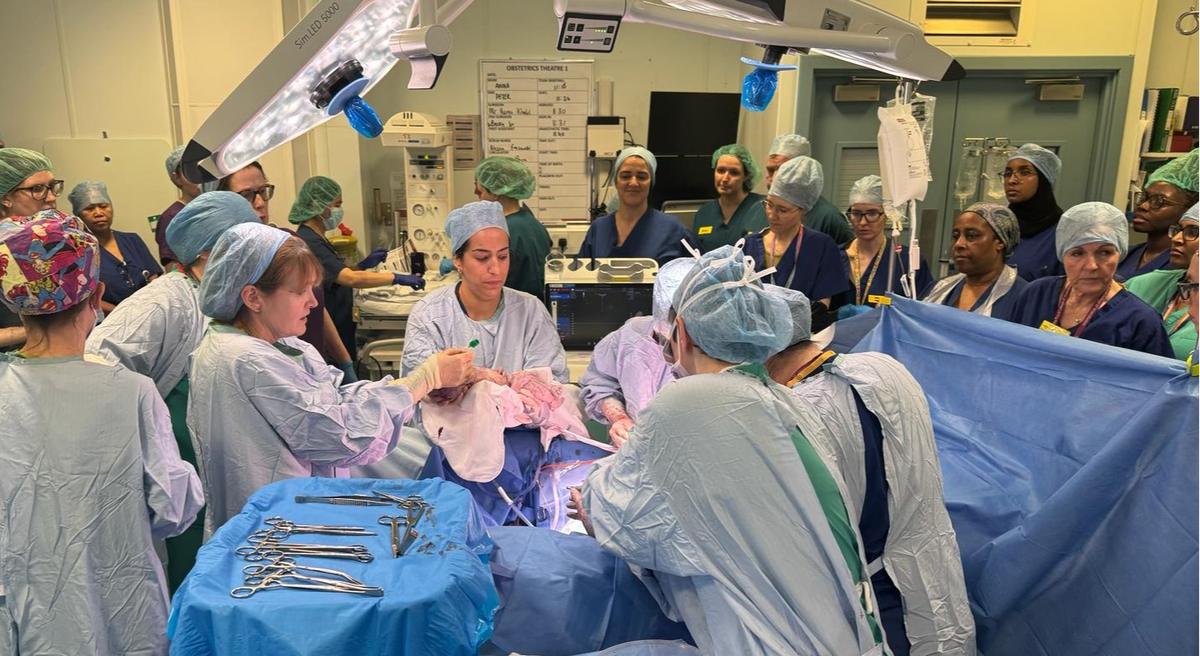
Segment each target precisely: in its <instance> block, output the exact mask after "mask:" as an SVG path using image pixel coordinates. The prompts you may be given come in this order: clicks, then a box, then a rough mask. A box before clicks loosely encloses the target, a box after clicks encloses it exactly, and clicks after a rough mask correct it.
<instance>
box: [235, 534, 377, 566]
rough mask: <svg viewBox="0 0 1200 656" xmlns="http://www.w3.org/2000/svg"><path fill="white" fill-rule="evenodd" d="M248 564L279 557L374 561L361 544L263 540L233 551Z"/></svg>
mask: <svg viewBox="0 0 1200 656" xmlns="http://www.w3.org/2000/svg"><path fill="white" fill-rule="evenodd" d="M233 553H235V554H237V555H239V556H241V557H242V558H243V559H244V560H247V561H249V562H252V563H253V562H259V561H263V560H277V559H278V558H279V557H281V556H312V557H314V558H345V559H348V560H357V561H359V562H361V563H369V562H371V561H372V560H375V557H374V556H372V555H371V552H370V551H368V550H367V547H366V546H364V545H361V544H352V545H330V544H290V543H286V542H276V541H272V540H263V541H260V542H257V543H255V544H251V545H245V546H241V547H238V548H237V549H234V550H233Z"/></svg>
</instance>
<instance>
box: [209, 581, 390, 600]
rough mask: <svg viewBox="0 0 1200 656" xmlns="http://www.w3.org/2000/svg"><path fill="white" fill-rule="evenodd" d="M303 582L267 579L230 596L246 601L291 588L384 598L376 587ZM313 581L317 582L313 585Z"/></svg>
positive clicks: (332, 582)
mask: <svg viewBox="0 0 1200 656" xmlns="http://www.w3.org/2000/svg"><path fill="white" fill-rule="evenodd" d="M299 578H300V579H301V580H308V581H310V582H309V583H290V582H286V581H281V580H280V579H279V578H276V577H271V578H265V579H263V580H262V581H261V582H258V583H251V584H249V585H240V586H238V587H236V588H234V589H232V590H230V591H229V596H231V597H233V598H234V599H245V598H247V597H251V596H253V595H254V593H256V592H261V591H263V590H276V589H278V588H291V589H293V590H316V591H318V592H347V593H350V594H360V595H366V596H368V597H382V596H383V588H378V587H374V586H361V587H360V586H353V585H344V584H340V583H338V582H337V581H332V580H331V579H318V578H315V577H299ZM311 581H317V582H316V583H312V582H311Z"/></svg>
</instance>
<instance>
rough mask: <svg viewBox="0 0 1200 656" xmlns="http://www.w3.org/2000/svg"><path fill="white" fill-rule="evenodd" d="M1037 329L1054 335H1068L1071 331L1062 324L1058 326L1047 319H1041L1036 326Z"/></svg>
mask: <svg viewBox="0 0 1200 656" xmlns="http://www.w3.org/2000/svg"><path fill="white" fill-rule="evenodd" d="M1038 330H1044V331H1046V332H1048V333H1054V334H1055V335H1070V334H1071V331H1069V330H1067V329H1066V328H1063V327H1062V326H1059V325H1057V324H1055V323H1054V322H1052V321H1049V320H1047V321H1043V322H1042V325H1040V326H1038Z"/></svg>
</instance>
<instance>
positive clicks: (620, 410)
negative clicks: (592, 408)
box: [600, 396, 633, 448]
mask: <svg viewBox="0 0 1200 656" xmlns="http://www.w3.org/2000/svg"><path fill="white" fill-rule="evenodd" d="M600 412H601V413H603V414H604V418H605V420H607V421H608V439H609V440H610V441H612V443H613V446H615V447H617V448H621V446H622V445H624V444H625V442H627V441H629V431H630V430H632V429H633V419H631V418H630V417H629V415H628V414H627V413H626V412H625V404H624V403H621V400H620V399H618V398H617V397H615V396H610V397H608V398H607V399H604V400H603V401H601V402H600Z"/></svg>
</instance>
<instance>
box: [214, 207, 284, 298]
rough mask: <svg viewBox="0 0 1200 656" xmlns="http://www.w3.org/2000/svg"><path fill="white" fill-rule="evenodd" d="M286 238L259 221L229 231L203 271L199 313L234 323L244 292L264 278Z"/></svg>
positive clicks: (279, 231) (218, 244)
mask: <svg viewBox="0 0 1200 656" xmlns="http://www.w3.org/2000/svg"><path fill="white" fill-rule="evenodd" d="M196 200H199V198H197V199H196ZM193 202H195V201H193ZM287 238H288V233H286V232H284V231H283V230H280V229H279V228H272V227H271V226H269V225H264V224H262V223H259V222H258V221H255V222H254V223H241V224H238V225H235V226H233V227H232V228H229V229H228V230H226V231H225V232H224V233H223V234H222V235H221V237H220V238H219V239H217V245H216V246H214V247H213V249H212V254H211V255H210V256H209V260H208V265H207V266H206V267H205V268H204V279H203V280H201V281H200V311H201V312H203V313H204V314H205V315H207V316H210V317H212V318H213V319H218V320H220V321H232V320H233V318H234V317H236V316H237V313H238V310H240V309H241V308H242V288H243V287H245V286H246V285H252V284H254V283H256V282H258V280H259V278H262V276H263V274H264V273H266V271H267V267H268V266H269V265H270V264H271V260H272V259H274V257H275V253H276V252H278V251H279V247H280V246H281V245H282V244H283V242H284V240H286V239H287Z"/></svg>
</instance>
